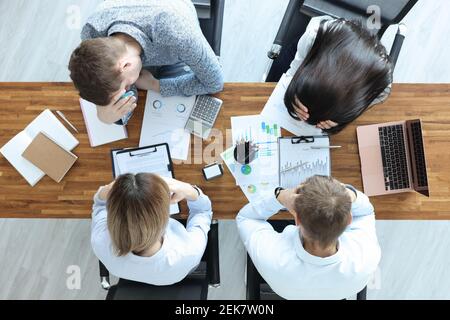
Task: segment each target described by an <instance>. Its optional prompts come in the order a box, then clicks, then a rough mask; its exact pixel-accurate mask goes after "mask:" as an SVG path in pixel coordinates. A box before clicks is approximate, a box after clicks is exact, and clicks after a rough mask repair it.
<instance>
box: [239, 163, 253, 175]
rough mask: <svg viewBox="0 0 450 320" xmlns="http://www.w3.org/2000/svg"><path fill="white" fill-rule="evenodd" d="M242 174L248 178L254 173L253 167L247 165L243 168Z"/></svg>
mask: <svg viewBox="0 0 450 320" xmlns="http://www.w3.org/2000/svg"><path fill="white" fill-rule="evenodd" d="M241 172H242V174H243V175H246V176H248V175H249V174H250V173H251V172H252V167H250V166H249V165H248V164H245V165H243V166H242V167H241Z"/></svg>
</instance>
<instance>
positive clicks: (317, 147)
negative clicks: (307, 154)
mask: <svg viewBox="0 0 450 320" xmlns="http://www.w3.org/2000/svg"><path fill="white" fill-rule="evenodd" d="M341 147H342V146H312V147H311V149H337V148H341Z"/></svg>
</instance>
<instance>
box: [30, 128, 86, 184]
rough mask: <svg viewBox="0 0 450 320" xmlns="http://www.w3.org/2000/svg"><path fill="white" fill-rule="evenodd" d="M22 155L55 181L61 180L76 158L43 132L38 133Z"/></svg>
mask: <svg viewBox="0 0 450 320" xmlns="http://www.w3.org/2000/svg"><path fill="white" fill-rule="evenodd" d="M22 156H23V157H24V158H25V159H27V160H28V161H30V162H31V163H32V164H34V165H35V166H36V167H38V168H39V169H41V170H42V171H44V172H45V173H46V174H47V175H48V176H49V177H50V178H52V179H53V180H55V181H56V182H60V181H61V180H62V178H63V177H64V176H65V175H66V173H67V171H69V169H70V168H71V167H72V166H73V164H74V163H75V161H76V160H77V159H78V157H77V156H76V155H74V154H73V153H72V152H70V151H67V150H66V149H64V148H63V147H61V146H60V145H59V144H57V143H56V142H55V141H53V140H52V139H51V138H50V137H48V136H47V135H46V134H45V133H43V132H40V133H38V135H37V136H36V137H35V138H34V140H33V141H32V142H31V143H30V145H29V146H28V147H27V148H26V149H25V151H24V152H23V153H22Z"/></svg>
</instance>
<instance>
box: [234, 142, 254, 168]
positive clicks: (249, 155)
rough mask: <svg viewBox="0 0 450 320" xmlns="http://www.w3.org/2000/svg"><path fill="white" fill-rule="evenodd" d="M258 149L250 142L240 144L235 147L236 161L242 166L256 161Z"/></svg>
mask: <svg viewBox="0 0 450 320" xmlns="http://www.w3.org/2000/svg"><path fill="white" fill-rule="evenodd" d="M257 152H258V148H257V146H256V145H255V144H253V143H252V142H250V141H245V142H239V143H237V144H236V146H235V147H234V151H233V156H234V160H236V162H238V163H240V164H249V163H250V162H252V161H253V160H255V159H256V153H257Z"/></svg>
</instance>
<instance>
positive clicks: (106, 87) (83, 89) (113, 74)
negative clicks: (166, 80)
mask: <svg viewBox="0 0 450 320" xmlns="http://www.w3.org/2000/svg"><path fill="white" fill-rule="evenodd" d="M141 51H142V48H141V46H140V44H139V43H138V42H137V41H136V40H134V39H133V38H132V37H130V36H128V35H126V34H121V33H116V34H114V35H112V36H109V37H104V38H95V39H89V40H84V41H83V42H81V44H80V45H79V46H78V47H77V48H76V49H75V50H74V51H73V53H72V55H71V57H70V61H69V66H68V67H69V71H70V77H71V79H72V81H73V83H74V85H75V87H76V88H77V90H78V91H79V93H80V97H81V98H83V99H85V100H88V101H90V102H92V103H94V104H95V105H97V106H101V107H112V106H117V109H120V111H121V113H120V114H119V112H117V115H112V114H110V115H109V117H108V116H105V115H103V116H102V117H100V115H99V118H100V119H101V120H102V121H104V122H107V123H112V122H115V121H117V120H118V119H120V117H121V116H124V115H125V114H127V113H128V112H130V111H132V110H133V109H134V108H135V107H136V104H135V101H136V98H135V97H133V96H130V97H127V98H124V99H121V96H122V95H123V94H124V93H125V92H126V91H128V90H129V89H130V87H131V86H132V85H133V84H136V85H138V83H139V79H142V82H143V83H144V82H145V83H147V85H148V86H149V87H148V88H147V89H154V90H157V91H159V81H158V80H157V79H155V78H154V77H153V76H152V75H151V73H150V72H148V71H147V70H144V69H142V61H141V56H140V55H141ZM119 102H120V104H119ZM104 109H106V108H104ZM117 111H119V110H117ZM110 113H111V112H110Z"/></svg>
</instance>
